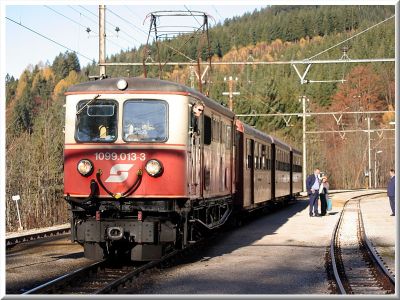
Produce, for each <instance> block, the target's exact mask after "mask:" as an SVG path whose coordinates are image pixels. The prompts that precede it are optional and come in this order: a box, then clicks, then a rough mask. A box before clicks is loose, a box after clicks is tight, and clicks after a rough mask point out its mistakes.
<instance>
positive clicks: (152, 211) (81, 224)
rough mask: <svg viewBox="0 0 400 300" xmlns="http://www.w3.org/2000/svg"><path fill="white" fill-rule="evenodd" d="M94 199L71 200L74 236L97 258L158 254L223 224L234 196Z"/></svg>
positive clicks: (145, 257) (145, 258) (138, 257)
mask: <svg viewBox="0 0 400 300" xmlns="http://www.w3.org/2000/svg"><path fill="white" fill-rule="evenodd" d="M91 203H93V204H91ZM91 203H87V204H86V205H87V206H86V207H85V208H82V207H79V206H76V205H74V204H72V203H71V213H72V218H71V228H72V230H71V232H72V233H71V239H72V240H73V241H76V242H78V243H80V244H82V245H83V247H84V252H85V257H86V258H89V259H95V260H99V259H102V258H104V257H109V256H114V255H117V256H118V257H121V256H127V257H130V259H131V260H133V261H148V260H156V259H159V258H161V257H162V256H163V255H164V254H166V253H168V252H169V251H171V250H173V249H177V248H178V249H180V248H184V247H186V246H187V245H188V244H189V243H194V242H196V241H197V240H199V239H201V238H203V237H204V236H206V235H207V233H208V232H209V231H210V230H213V229H215V228H217V227H220V226H221V225H223V224H224V223H225V222H226V220H227V219H228V217H229V215H230V213H231V211H232V205H231V198H230V197H224V198H215V199H207V200H187V199H174V200H172V199H164V200H154V199H141V200H130V201H124V202H120V201H105V200H101V201H92V202H91Z"/></svg>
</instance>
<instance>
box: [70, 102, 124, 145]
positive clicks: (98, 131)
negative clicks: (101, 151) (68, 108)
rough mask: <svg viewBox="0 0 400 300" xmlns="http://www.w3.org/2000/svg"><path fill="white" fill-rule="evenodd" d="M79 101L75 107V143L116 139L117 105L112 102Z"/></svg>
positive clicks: (108, 141) (107, 141)
mask: <svg viewBox="0 0 400 300" xmlns="http://www.w3.org/2000/svg"><path fill="white" fill-rule="evenodd" d="M89 101H90V100H83V101H80V102H79V103H78V105H77V112H78V113H77V116H76V131H75V139H76V141H77V142H97V143H100V142H106V143H111V142H114V141H115V140H116V139H117V123H118V117H117V112H118V104H117V102H116V101H114V100H96V101H95V102H94V103H92V104H90V105H88V102H89Z"/></svg>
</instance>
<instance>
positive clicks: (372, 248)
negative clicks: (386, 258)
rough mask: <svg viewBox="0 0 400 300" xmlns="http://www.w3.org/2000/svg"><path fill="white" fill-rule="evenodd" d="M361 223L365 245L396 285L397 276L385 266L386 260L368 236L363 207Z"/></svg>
mask: <svg viewBox="0 0 400 300" xmlns="http://www.w3.org/2000/svg"><path fill="white" fill-rule="evenodd" d="M359 204H360V203H359ZM360 223H361V227H362V228H363V230H362V235H363V239H364V241H365V245H366V246H367V248H368V250H369V252H370V253H371V254H372V256H373V257H374V259H375V262H377V263H378V265H379V267H380V268H381V270H382V272H383V273H385V275H386V276H387V277H388V278H389V280H390V282H391V283H392V284H393V285H394V284H395V278H394V276H393V274H392V273H391V272H390V271H389V270H388V268H387V267H386V266H385V264H384V262H383V260H382V257H381V256H380V255H379V253H378V252H377V250H376V249H375V247H374V246H373V245H372V242H371V241H370V239H369V238H368V237H367V235H366V233H365V230H364V228H365V227H364V220H363V217H362V212H361V208H360Z"/></svg>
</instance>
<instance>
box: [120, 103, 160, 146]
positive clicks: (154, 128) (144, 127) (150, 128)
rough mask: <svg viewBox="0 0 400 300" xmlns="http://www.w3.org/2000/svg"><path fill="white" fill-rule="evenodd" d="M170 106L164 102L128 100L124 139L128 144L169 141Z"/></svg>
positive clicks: (124, 118)
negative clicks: (168, 116) (168, 121)
mask: <svg viewBox="0 0 400 300" xmlns="http://www.w3.org/2000/svg"><path fill="white" fill-rule="evenodd" d="M167 115H168V105H167V102H166V101H163V100H127V101H125V104H124V114H123V120H122V124H123V129H122V130H123V139H124V141H126V142H165V141H166V140H167V139H168V123H167V119H168V118H167Z"/></svg>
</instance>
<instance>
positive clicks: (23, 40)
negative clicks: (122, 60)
mask: <svg viewBox="0 0 400 300" xmlns="http://www.w3.org/2000/svg"><path fill="white" fill-rule="evenodd" d="M12 3H13V2H11V1H10V2H9V3H8V5H6V7H5V8H6V10H5V17H8V18H10V19H13V20H15V21H16V22H18V23H21V24H22V25H25V26H27V27H29V28H31V29H33V30H35V31H37V32H39V33H41V34H43V35H45V36H47V37H49V38H51V39H53V40H55V41H57V42H59V43H60V44H63V45H65V46H67V47H68V48H70V49H73V50H75V51H77V52H79V53H82V54H83V55H84V56H87V57H89V58H91V59H95V61H96V62H97V61H98V36H97V34H96V33H98V17H97V15H98V5H78V4H77V5H71V6H69V5H51V4H52V3H53V2H42V4H36V5H11V4H12ZM28 3H29V2H28ZM55 3H57V2H55ZM85 3H87V2H85ZM113 3H114V2H113ZM242 3H243V2H242ZM81 4H83V3H81ZM128 4H131V3H128ZM184 5H185V4H184V2H182V5H168V6H166V5H164V6H162V5H111V2H110V1H109V3H108V5H107V10H106V21H107V22H109V23H108V24H106V29H107V35H108V36H107V43H106V45H107V49H106V52H107V55H110V54H114V53H118V52H120V51H121V50H126V49H128V48H133V47H134V46H136V47H137V46H139V45H140V44H144V43H145V42H146V39H147V34H146V33H147V32H148V29H149V20H147V21H146V22H145V24H143V21H144V20H145V17H146V15H147V14H148V13H149V12H153V11H159V10H186V8H185V6H184ZM46 6H48V7H46ZM186 6H187V7H188V8H190V9H191V10H200V11H204V12H207V13H208V14H210V15H211V16H212V17H213V18H214V19H215V21H216V23H218V22H219V21H223V20H224V19H225V18H230V17H233V16H240V15H242V14H244V13H245V12H252V11H254V9H260V8H262V7H265V6H266V5H232V4H231V5H217V4H216V5H200V6H199V5H193V4H186ZM108 10H110V11H108ZM55 11H57V12H59V13H61V14H63V15H65V16H66V17H68V18H69V19H67V18H66V17H64V16H62V15H60V14H57V12H55ZM112 12H114V13H115V14H117V15H119V16H121V17H122V18H124V19H125V20H127V21H129V22H130V23H132V24H134V25H135V27H134V26H133V25H131V24H129V23H127V22H126V21H124V20H122V19H120V18H118V17H117V16H115V15H114V14H113V13H112ZM179 20H180V19H179V18H177V19H176V20H174V19H171V20H170V22H171V23H170V24H169V25H174V23H175V24H176V22H178V21H179ZM186 21H187V22H191V23H192V24H191V25H193V26H198V24H197V22H196V20H195V19H193V18H190V19H188V20H186ZM77 23H79V24H81V25H82V26H81V25H79V24H77ZM210 23H211V25H213V24H214V22H210ZM4 24H5V32H6V37H5V44H6V45H5V50H6V70H5V71H6V73H9V74H11V75H14V77H19V75H20V74H21V73H22V72H23V71H24V69H25V68H26V67H27V66H28V65H29V64H32V65H35V64H37V63H39V62H40V61H42V62H43V63H45V62H46V61H47V60H48V61H49V62H50V63H52V62H53V60H54V58H55V56H56V55H58V54H59V53H60V52H63V53H64V52H65V51H66V50H67V49H64V48H62V47H61V46H58V45H56V44H54V43H52V42H50V41H48V40H46V39H44V38H43V37H40V36H38V35H36V34H34V33H33V32H30V31H29V30H27V29H25V28H23V27H21V26H19V25H18V24H15V23H13V22H11V21H9V20H5V23H4ZM111 24H112V25H111ZM176 25H178V24H176ZM180 25H182V24H180ZM188 25H189V24H188ZM114 26H118V27H119V28H120V30H121V31H120V32H119V34H118V36H116V32H115V30H114V29H115V27H114ZM86 27H89V28H90V29H91V30H92V32H91V33H90V34H87V32H86V31H85V28H86ZM145 32H146V33H145ZM78 57H79V61H80V63H81V66H84V65H86V64H87V63H89V62H90V61H89V60H88V59H86V58H84V57H82V56H79V55H78Z"/></svg>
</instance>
